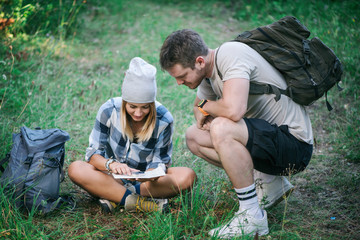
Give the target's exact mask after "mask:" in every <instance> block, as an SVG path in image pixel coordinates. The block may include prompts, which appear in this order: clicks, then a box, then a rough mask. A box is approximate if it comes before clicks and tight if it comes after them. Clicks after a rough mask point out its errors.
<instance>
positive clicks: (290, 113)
mask: <svg viewBox="0 0 360 240" xmlns="http://www.w3.org/2000/svg"><path fill="white" fill-rule="evenodd" d="M219 49H220V51H219V52H218V56H217V64H218V67H219V70H220V72H221V73H222V75H223V80H221V79H220V77H219V75H218V74H217V70H216V67H215V64H214V68H213V72H212V75H211V78H210V81H208V80H206V79H204V80H203V81H202V83H201V84H200V86H199V87H198V90H197V96H198V97H199V98H200V99H209V100H216V99H219V98H221V97H222V89H223V82H225V81H227V80H229V79H233V78H244V79H248V80H250V81H253V82H259V83H270V84H273V85H275V86H277V87H279V88H282V89H286V86H287V85H286V82H285V80H284V77H283V76H282V75H281V73H280V72H279V71H277V70H276V69H275V68H274V67H273V66H271V65H270V64H269V63H268V62H267V61H266V60H265V59H264V58H263V57H262V56H261V55H260V54H259V53H257V52H256V51H255V50H254V49H252V48H250V47H249V46H247V45H246V44H243V43H239V42H227V43H224V44H223V45H222V46H221V47H220V48H219ZM217 50H218V49H216V51H217ZM214 60H215V54H214ZM274 97H275V95H274V94H262V95H249V98H248V108H247V112H246V114H245V116H244V117H247V118H259V119H264V120H266V121H268V122H269V123H271V124H277V125H278V126H280V125H288V127H289V131H290V133H291V134H292V135H293V136H295V137H296V138H297V139H299V140H302V141H304V142H306V143H309V144H313V133H312V127H311V121H310V118H309V116H308V114H307V112H306V110H305V107H304V106H301V105H299V104H297V103H295V102H294V101H292V100H291V99H290V98H289V97H287V96H285V95H281V98H280V100H279V101H278V102H276V101H275V99H274Z"/></svg>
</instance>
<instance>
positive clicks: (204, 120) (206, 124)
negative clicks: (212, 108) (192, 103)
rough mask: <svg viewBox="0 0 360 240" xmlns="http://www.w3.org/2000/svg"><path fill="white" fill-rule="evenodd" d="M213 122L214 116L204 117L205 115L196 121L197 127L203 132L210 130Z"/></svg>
mask: <svg viewBox="0 0 360 240" xmlns="http://www.w3.org/2000/svg"><path fill="white" fill-rule="evenodd" d="M212 120H214V117H212V116H210V115H209V116H204V115H202V114H201V115H199V116H198V118H197V121H196V125H197V127H198V128H199V129H201V130H207V131H209V130H210V124H211V122H212Z"/></svg>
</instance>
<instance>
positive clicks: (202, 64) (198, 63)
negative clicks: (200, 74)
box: [195, 56, 205, 70]
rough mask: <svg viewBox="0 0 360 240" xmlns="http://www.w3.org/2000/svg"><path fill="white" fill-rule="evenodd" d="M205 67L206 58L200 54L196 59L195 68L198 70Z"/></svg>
mask: <svg viewBox="0 0 360 240" xmlns="http://www.w3.org/2000/svg"><path fill="white" fill-rule="evenodd" d="M204 67H205V58H204V57H202V56H198V57H197V58H196V59H195V68H196V69H197V70H201V69H202V68H204Z"/></svg>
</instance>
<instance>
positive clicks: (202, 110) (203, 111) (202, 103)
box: [198, 99, 209, 116]
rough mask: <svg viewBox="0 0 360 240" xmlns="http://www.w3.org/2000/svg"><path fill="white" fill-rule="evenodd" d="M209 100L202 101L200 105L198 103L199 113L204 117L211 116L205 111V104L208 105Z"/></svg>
mask: <svg viewBox="0 0 360 240" xmlns="http://www.w3.org/2000/svg"><path fill="white" fill-rule="evenodd" d="M207 102H208V100H206V99H202V100H201V101H200V102H199V103H198V109H199V111H200V112H201V113H202V114H203V115H204V116H209V113H207V112H205V110H204V109H203V106H204V105H205V103H207Z"/></svg>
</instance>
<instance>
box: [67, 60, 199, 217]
mask: <svg viewBox="0 0 360 240" xmlns="http://www.w3.org/2000/svg"><path fill="white" fill-rule="evenodd" d="M155 75H156V68H155V67H154V66H152V65H150V64H148V63H147V62H145V61H144V60H143V59H141V58H139V57H136V58H133V59H132V60H131V62H130V65H129V69H128V70H127V71H126V73H125V78H124V82H123V85H122V97H116V98H112V99H110V100H108V101H107V102H106V103H104V104H103V105H102V106H101V107H100V109H99V111H98V114H97V117H96V121H95V126H94V128H93V130H92V132H91V134H90V137H89V147H88V148H87V149H86V156H85V159H86V161H75V162H73V163H71V164H70V166H69V170H68V174H69V177H70V179H71V180H72V181H73V182H74V183H75V184H77V185H79V186H80V187H82V188H83V189H85V190H86V191H87V192H89V193H90V194H91V195H93V196H97V197H99V198H100V200H99V201H100V204H101V206H102V208H103V209H104V211H106V212H113V211H114V209H115V208H116V207H118V206H123V207H124V208H125V210H127V211H143V212H151V211H164V210H165V209H166V208H167V199H166V198H169V197H173V196H176V195H178V194H179V193H180V192H182V191H184V190H189V189H191V188H192V186H193V183H194V181H195V179H196V174H195V172H194V171H193V170H192V169H190V168H187V167H170V164H171V153H172V135H173V117H172V115H171V113H170V112H169V111H168V110H167V109H166V108H165V107H164V106H163V105H161V104H160V103H159V102H157V101H156V100H155V97H156V80H155ZM158 167H160V168H163V170H164V171H165V172H166V174H165V175H164V176H160V177H157V178H152V179H145V178H144V179H136V180H137V181H129V180H121V179H120V180H119V179H115V178H114V177H113V175H112V174H111V173H115V174H126V175H131V174H132V173H134V172H137V171H151V170H154V169H156V168H158Z"/></svg>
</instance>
